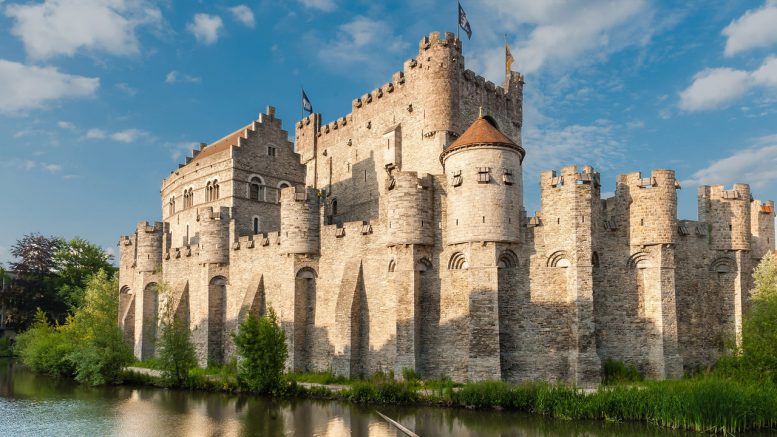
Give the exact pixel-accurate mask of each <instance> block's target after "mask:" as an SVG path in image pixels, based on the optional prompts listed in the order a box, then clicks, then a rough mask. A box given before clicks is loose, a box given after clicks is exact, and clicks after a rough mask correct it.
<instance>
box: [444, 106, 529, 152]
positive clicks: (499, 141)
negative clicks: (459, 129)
mask: <svg viewBox="0 0 777 437" xmlns="http://www.w3.org/2000/svg"><path fill="white" fill-rule="evenodd" d="M481 145H489V146H503V147H509V148H511V149H515V150H517V151H518V152H519V153H520V154H521V161H523V158H524V156H526V151H524V150H523V147H521V146H519V145H517V144H515V141H513V140H511V139H510V138H509V137H508V136H507V135H505V134H503V133H502V132H501V131H499V129H498V128H497V127H496V121H494V119H493V118H491V117H489V116H487V115H486V116H482V115H481V116H480V117H478V118H477V119H476V120H475V121H474V122H473V123H472V124H471V125H470V126H469V127H468V128H467V130H466V131H464V133H463V134H461V136H460V137H458V138H457V139H456V141H454V142H453V143H451V145H450V146H448V148H447V149H445V151H444V152H442V154H441V155H440V161H442V160H443V158H444V157H445V155H447V154H448V153H450V152H453V151H454V150H459V149H464V148H467V147H473V146H481Z"/></svg>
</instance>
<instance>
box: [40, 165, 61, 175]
mask: <svg viewBox="0 0 777 437" xmlns="http://www.w3.org/2000/svg"><path fill="white" fill-rule="evenodd" d="M41 167H42V168H43V169H44V170H46V171H47V172H49V173H59V172H60V171H62V166H61V165H59V164H46V163H41Z"/></svg>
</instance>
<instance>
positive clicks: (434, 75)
mask: <svg viewBox="0 0 777 437" xmlns="http://www.w3.org/2000/svg"><path fill="white" fill-rule="evenodd" d="M418 58H419V59H418V62H419V63H420V64H421V70H420V72H419V73H420V74H419V75H418V77H417V82H416V83H415V87H416V88H415V91H416V94H417V96H418V101H419V102H424V103H423V105H424V106H423V108H419V109H422V110H423V111H424V118H423V132H424V142H425V143H431V144H429V145H428V146H427V147H424V149H425V150H430V151H431V150H434V149H435V148H436V151H437V153H439V152H442V150H443V147H445V145H447V144H450V142H451V141H453V133H454V132H460V130H459V129H463V128H464V126H457V125H456V122H457V119H458V112H459V92H458V89H457V88H456V86H457V84H458V82H459V77H460V76H461V71H462V69H463V67H464V62H463V58H462V55H461V41H460V40H458V39H456V36H455V35H454V34H453V33H451V32H446V33H445V34H444V35H440V33H439V32H432V33H431V34H429V36H425V37H423V38H421V42H420V44H419V52H418ZM432 155H436V153H434V154H432Z"/></svg>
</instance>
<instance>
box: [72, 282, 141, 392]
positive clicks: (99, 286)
mask: <svg viewBox="0 0 777 437" xmlns="http://www.w3.org/2000/svg"><path fill="white" fill-rule="evenodd" d="M118 289H119V287H118V283H117V281H116V278H115V277H114V278H110V277H108V275H107V274H106V273H105V272H104V271H100V272H99V273H97V274H95V275H93V276H92V277H91V278H89V280H88V281H87V283H86V293H85V295H84V304H83V306H82V307H81V308H79V309H77V310H76V312H75V314H74V315H73V316H72V317H71V318H69V319H68V321H67V323H66V328H67V329H66V330H67V331H70V333H71V334H72V340H71V341H74V342H75V346H74V347H73V351H72V352H71V353H70V354H68V356H67V359H69V360H71V361H72V362H73V363H75V378H76V380H77V381H79V382H86V383H89V384H92V385H100V384H105V383H112V382H116V381H118V380H119V379H120V375H121V371H122V369H123V368H124V367H125V366H127V365H128V364H130V363H131V362H132V361H133V360H134V359H135V357H134V355H133V353H132V349H131V348H130V346H129V344H127V342H126V341H125V339H124V334H123V333H122V332H121V329H119V325H118V324H117V323H116V321H117V320H118V318H119V313H118V311H119V293H117V292H116V290H118Z"/></svg>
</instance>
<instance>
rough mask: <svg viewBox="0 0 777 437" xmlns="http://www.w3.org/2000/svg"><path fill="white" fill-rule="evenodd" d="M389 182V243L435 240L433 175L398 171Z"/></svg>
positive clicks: (421, 242)
mask: <svg viewBox="0 0 777 437" xmlns="http://www.w3.org/2000/svg"><path fill="white" fill-rule="evenodd" d="M391 177H392V180H391V181H390V182H389V183H388V185H387V188H388V195H387V208H386V209H387V211H388V239H387V244H388V245H389V246H394V245H402V244H423V245H432V244H434V229H435V228H434V223H433V221H432V189H431V185H432V183H431V177H429V176H428V175H427V176H426V177H424V178H421V179H419V178H418V174H417V173H416V172H396V173H394V174H392V176H391Z"/></svg>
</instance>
